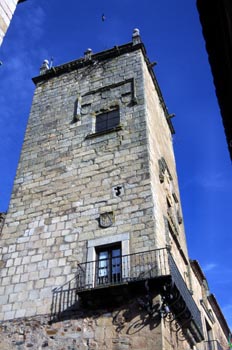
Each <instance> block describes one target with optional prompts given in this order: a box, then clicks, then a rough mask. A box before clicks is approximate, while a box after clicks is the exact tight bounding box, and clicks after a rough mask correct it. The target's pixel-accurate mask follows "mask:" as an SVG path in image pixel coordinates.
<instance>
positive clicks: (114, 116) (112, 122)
mask: <svg viewBox="0 0 232 350" xmlns="http://www.w3.org/2000/svg"><path fill="white" fill-rule="evenodd" d="M119 122H120V116H119V109H114V110H113V111H109V112H105V113H101V114H99V115H97V116H96V133H98V132H102V131H107V130H111V129H114V128H115V127H117V126H118V125H119Z"/></svg>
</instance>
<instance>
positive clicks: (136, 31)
mask: <svg viewBox="0 0 232 350" xmlns="http://www.w3.org/2000/svg"><path fill="white" fill-rule="evenodd" d="M132 42H133V45H137V44H139V43H141V38H140V31H139V29H138V28H135V29H134V30H133V35H132Z"/></svg>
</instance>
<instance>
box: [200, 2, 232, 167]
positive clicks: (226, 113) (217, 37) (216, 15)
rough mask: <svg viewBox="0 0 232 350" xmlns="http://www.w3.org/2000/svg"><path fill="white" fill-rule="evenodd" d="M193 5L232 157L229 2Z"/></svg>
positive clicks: (231, 21) (231, 11)
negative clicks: (198, 18) (198, 17)
mask: <svg viewBox="0 0 232 350" xmlns="http://www.w3.org/2000/svg"><path fill="white" fill-rule="evenodd" d="M197 8H198V11H199V15H200V21H201V24H202V30H203V35H204V38H205V43H206V49H207V52H208V56H209V63H210V66H211V70H212V74H213V79H214V85H215V88H216V95H217V99H218V104H219V107H220V111H221V116H222V121H223V125H224V129H225V134H226V140H227V145H228V149H229V152H230V158H231V160H232V118H231V113H232V103H231V101H232V97H231V84H232V64H231V62H232V2H231V1H230V0H197Z"/></svg>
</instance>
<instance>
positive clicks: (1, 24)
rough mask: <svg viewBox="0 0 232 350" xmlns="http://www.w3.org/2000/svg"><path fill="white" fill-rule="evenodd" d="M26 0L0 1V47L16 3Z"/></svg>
mask: <svg viewBox="0 0 232 350" xmlns="http://www.w3.org/2000/svg"><path fill="white" fill-rule="evenodd" d="M23 1H26V0H18V1H17V0H0V46H1V44H2V41H3V38H4V36H5V34H6V32H7V29H8V27H9V25H10V22H11V19H12V16H13V14H14V12H15V9H16V6H17V3H18V4H19V3H20V2H23Z"/></svg>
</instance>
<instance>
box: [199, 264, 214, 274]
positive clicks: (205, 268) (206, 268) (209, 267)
mask: <svg viewBox="0 0 232 350" xmlns="http://www.w3.org/2000/svg"><path fill="white" fill-rule="evenodd" d="M216 267H217V264H215V263H208V264H206V265H204V266H203V267H202V269H203V271H204V272H209V271H212V270H214V269H215V268H216Z"/></svg>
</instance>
